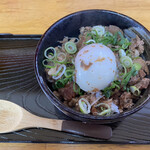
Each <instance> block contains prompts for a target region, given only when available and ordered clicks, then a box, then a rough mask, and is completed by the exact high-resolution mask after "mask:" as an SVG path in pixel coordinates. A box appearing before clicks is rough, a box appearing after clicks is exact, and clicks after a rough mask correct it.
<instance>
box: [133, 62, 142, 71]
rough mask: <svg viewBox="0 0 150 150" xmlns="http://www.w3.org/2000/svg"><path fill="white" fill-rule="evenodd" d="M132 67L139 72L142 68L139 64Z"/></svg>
mask: <svg viewBox="0 0 150 150" xmlns="http://www.w3.org/2000/svg"><path fill="white" fill-rule="evenodd" d="M133 66H134V67H135V69H136V71H139V70H140V69H141V68H142V66H141V64H139V63H134V64H133Z"/></svg>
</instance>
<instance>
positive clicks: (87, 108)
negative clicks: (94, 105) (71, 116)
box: [78, 98, 91, 114]
mask: <svg viewBox="0 0 150 150" xmlns="http://www.w3.org/2000/svg"><path fill="white" fill-rule="evenodd" d="M78 104H79V107H80V111H81V112H82V113H83V114H89V113H90V112H91V105H90V103H89V102H88V101H87V100H86V99H85V98H81V99H80V100H79V101H78Z"/></svg>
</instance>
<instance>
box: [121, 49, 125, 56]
mask: <svg viewBox="0 0 150 150" xmlns="http://www.w3.org/2000/svg"><path fill="white" fill-rule="evenodd" d="M119 56H120V57H124V56H126V52H125V51H124V50H123V49H120V50H119Z"/></svg>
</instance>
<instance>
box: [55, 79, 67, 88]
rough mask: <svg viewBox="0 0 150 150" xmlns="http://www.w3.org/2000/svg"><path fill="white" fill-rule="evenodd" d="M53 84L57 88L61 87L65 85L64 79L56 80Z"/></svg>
mask: <svg viewBox="0 0 150 150" xmlns="http://www.w3.org/2000/svg"><path fill="white" fill-rule="evenodd" d="M55 86H56V88H57V89H59V88H63V87H64V86H65V84H64V81H63V80H57V81H56V82H55Z"/></svg>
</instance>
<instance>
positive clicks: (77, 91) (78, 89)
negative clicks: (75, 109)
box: [73, 82, 83, 95]
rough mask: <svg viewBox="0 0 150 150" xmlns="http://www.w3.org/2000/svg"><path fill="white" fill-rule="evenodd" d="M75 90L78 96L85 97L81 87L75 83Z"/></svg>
mask: <svg viewBox="0 0 150 150" xmlns="http://www.w3.org/2000/svg"><path fill="white" fill-rule="evenodd" d="M76 86H77V88H76ZM73 90H74V92H75V93H76V94H79V95H83V91H82V90H81V89H80V87H79V86H78V85H77V84H76V83H75V82H73Z"/></svg>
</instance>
